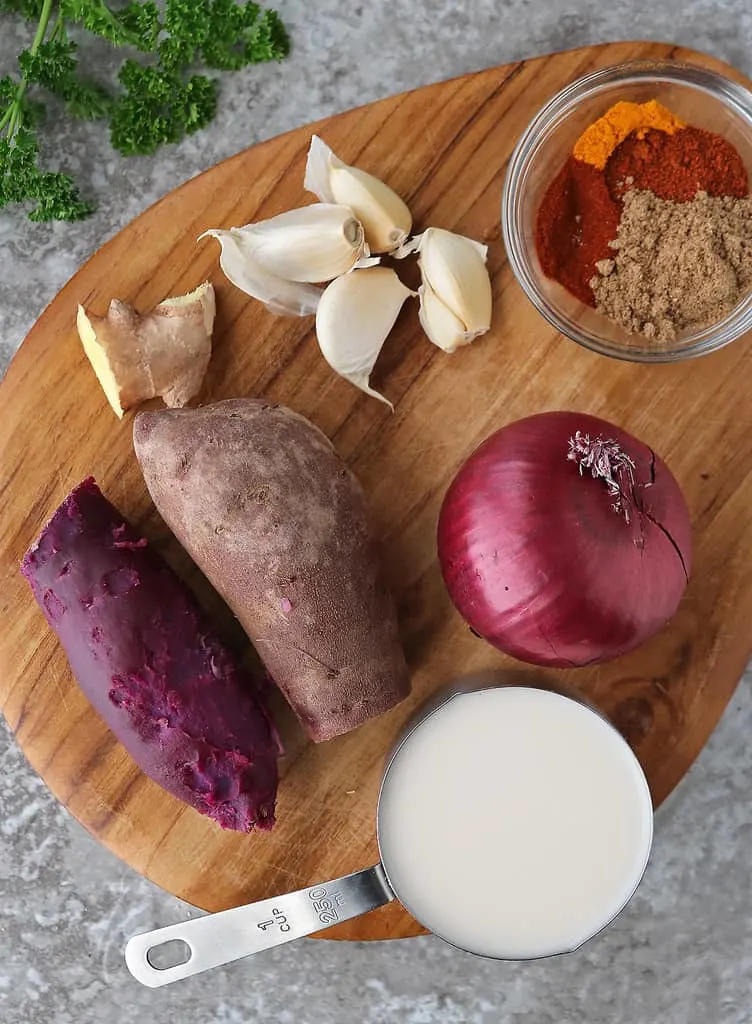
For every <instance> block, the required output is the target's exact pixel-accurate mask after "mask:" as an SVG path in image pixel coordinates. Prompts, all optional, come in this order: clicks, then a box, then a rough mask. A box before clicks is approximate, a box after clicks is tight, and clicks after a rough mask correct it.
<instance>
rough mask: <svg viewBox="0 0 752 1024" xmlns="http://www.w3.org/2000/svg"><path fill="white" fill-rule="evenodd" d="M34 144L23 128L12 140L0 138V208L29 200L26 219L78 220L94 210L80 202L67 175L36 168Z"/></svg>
mask: <svg viewBox="0 0 752 1024" xmlns="http://www.w3.org/2000/svg"><path fill="white" fill-rule="evenodd" d="M37 157H38V153H37V144H36V141H35V139H34V136H33V135H32V134H31V132H30V131H29V130H28V129H27V128H20V129H19V130H18V131H17V132H16V134H15V135H14V137H13V140H12V142H11V141H10V140H9V139H7V138H3V139H0V207H3V206H6V205H7V204H8V203H25V202H33V203H34V204H35V205H34V207H33V209H32V210H31V212H30V213H29V220H33V221H47V220H82V219H83V218H84V217H88V216H89V214H90V213H91V212H92V210H93V209H94V206H93V204H92V203H86V202H82V200H81V198H80V196H79V192H78V189H77V187H76V185H75V182H74V181H73V179H72V178H71V177H69V176H68V175H67V174H59V173H53V172H50V171H40V170H39V168H38V167H37Z"/></svg>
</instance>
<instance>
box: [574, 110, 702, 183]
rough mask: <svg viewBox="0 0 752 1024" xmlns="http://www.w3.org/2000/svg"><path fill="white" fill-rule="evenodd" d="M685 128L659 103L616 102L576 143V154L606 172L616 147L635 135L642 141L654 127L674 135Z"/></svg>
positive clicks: (681, 122) (577, 158)
mask: <svg viewBox="0 0 752 1024" xmlns="http://www.w3.org/2000/svg"><path fill="white" fill-rule="evenodd" d="M683 127H684V122H683V121H680V120H679V118H678V117H676V115H675V114H672V113H671V111H670V110H668V109H667V108H666V107H664V106H663V105H662V104H661V103H659V102H658V101H657V100H648V102H647V103H630V102H626V101H623V102H621V103H615V104H614V105H613V107H611V108H610V109H609V110H607V111H606V113H605V114H604V115H603V117H599V118H598V120H597V121H594V122H593V123H592V124H591V125H590V127H589V128H587V129H586V130H585V131H584V132H583V133H582V135H581V136H580V137H579V139H578V140H577V142H575V144H574V149H573V150H572V155H573V156H574V158H575V159H576V160H581V161H582V162H583V163H586V164H591V165H592V166H593V167H597V168H598V170H599V171H602V170H603V169H604V168H605V166H606V164H607V163H608V158H609V157H610V156H611V154H612V153H613V151H614V150H615V149H616V147H617V146H619V145H621V143H622V142H624V140H625V139H626V138H627V136H629V135H631V134H632V132H635V133H636V134H637V138H642V137H643V136H644V134H645V132H647V131H648V130H649V129H651V128H652V129H655V130H657V131H661V132H665V133H666V134H667V135H673V134H674V132H675V131H678V129H679V128H683Z"/></svg>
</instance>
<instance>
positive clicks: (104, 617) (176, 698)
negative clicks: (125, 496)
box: [21, 479, 279, 832]
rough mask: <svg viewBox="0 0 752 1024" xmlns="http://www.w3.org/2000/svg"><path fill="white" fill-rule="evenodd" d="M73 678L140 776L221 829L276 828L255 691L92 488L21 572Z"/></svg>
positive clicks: (179, 587) (272, 744)
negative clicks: (54, 636)
mask: <svg viewBox="0 0 752 1024" xmlns="http://www.w3.org/2000/svg"><path fill="white" fill-rule="evenodd" d="M21 572H22V573H23V575H24V576H25V577H26V579H27V580H28V581H29V584H30V586H31V589H32V592H33V594H34V597H35V598H36V599H37V601H38V603H39V605H40V607H41V609H42V611H43V612H44V615H45V618H46V619H47V621H48V622H49V624H50V626H51V627H52V628H53V629H54V631H55V632H56V633H57V635H58V637H59V638H60V641H61V643H62V645H63V647H64V648H65V653H66V654H67V655H68V660H69V661H70V664H71V668H72V669H73V674H74V675H75V677H76V679H77V680H78V683H79V685H80V687H81V689H82V690H83V692H84V693H85V694H86V696H87V697H88V699H89V700H90V701H91V703H92V704H93V705H94V707H95V708H96V710H97V711H98V712H99V714H100V715H101V716H102V718H103V719H104V720H105V722H106V723H107V725H108V726H109V727H110V729H112V731H113V732H114V733H115V735H116V736H117V738H118V739H119V740H120V742H121V743H122V744H123V746H124V747H125V748H126V749H127V750H128V752H129V753H130V754H131V756H132V757H133V758H134V760H135V761H136V762H137V763H138V765H139V767H140V768H141V770H142V771H143V772H145V773H146V774H147V775H148V776H149V777H150V778H152V779H153V780H154V781H155V782H157V783H159V785H160V786H163V787H164V789H166V790H167V791H168V792H169V793H172V794H173V796H176V797H178V798H179V799H181V800H184V801H185V802H186V803H188V804H190V805H191V806H192V807H195V808H196V810H198V811H201V813H202V814H207V815H209V817H211V818H213V819H214V820H215V821H217V822H219V824H220V825H222V826H223V827H224V828H230V829H236V830H237V831H241V832H248V831H250V829H251V828H253V826H254V825H256V826H257V827H258V828H262V829H269V828H271V827H272V825H273V824H274V801H275V797H276V792H277V757H278V755H279V746H278V741H277V737H276V733H275V731H274V728H273V726H272V725H271V722H270V719H269V717H268V715H267V712H266V710H265V709H264V706H263V704H262V702H261V700H260V698H259V696H258V694H257V692H256V688H255V685H254V680H253V679H252V678H251V677H250V675H249V674H248V673H247V672H246V671H245V670H244V669H243V668H242V667H241V666H240V664H239V663H238V662H237V661H236V660H235V658H234V657H233V656H232V655H231V654H230V652H229V651H228V650H227V648H226V647H224V645H223V644H222V643H221V642H220V641H219V640H218V639H217V637H216V636H214V635H213V633H212V630H211V627H210V625H209V623H208V622H207V620H206V616H205V615H204V612H203V611H202V609H201V608H200V607H199V605H198V604H197V602H196V600H195V598H194V597H193V595H192V594H191V592H190V591H189V590H188V589H187V587H186V586H185V585H184V584H183V583H182V581H181V580H179V579H178V577H177V576H176V575H175V574H174V573H173V571H172V569H170V567H169V566H168V565H167V564H166V562H164V561H163V560H162V558H161V557H160V556H159V555H158V554H157V553H156V552H155V551H154V550H153V549H152V548H151V547H149V545H148V544H147V542H146V540H145V538H143V537H141V536H139V534H138V533H136V532H135V531H134V530H133V528H132V527H131V526H130V525H129V524H128V523H127V522H126V521H125V520H124V519H123V517H122V516H121V515H120V513H119V512H118V511H117V509H116V508H114V506H113V505H111V504H110V502H109V501H107V499H106V498H105V497H104V495H103V494H102V493H101V491H100V490H99V488H98V487H97V485H96V484H95V482H94V481H93V480H92V479H88V480H84V481H83V483H81V484H79V485H78V487H76V488H75V490H73V491H72V492H71V493H70V494H69V495H68V497H67V498H66V499H65V501H64V502H63V503H62V505H61V506H60V507H59V508H58V510H57V511H56V512H55V514H54V515H53V517H52V519H51V520H50V521H49V523H47V525H46V526H45V528H44V529H43V530H42V532H41V534H40V535H39V538H38V539H37V541H36V542H35V543H34V544H33V545H32V546H31V548H29V550H28V551H27V553H26V556H25V557H24V560H23V564H22V566H21Z"/></svg>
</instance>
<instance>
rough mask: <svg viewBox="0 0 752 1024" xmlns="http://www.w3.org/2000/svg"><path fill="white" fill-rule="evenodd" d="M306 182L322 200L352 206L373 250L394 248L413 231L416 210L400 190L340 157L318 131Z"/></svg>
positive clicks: (381, 250)
mask: <svg viewBox="0 0 752 1024" xmlns="http://www.w3.org/2000/svg"><path fill="white" fill-rule="evenodd" d="M303 185H304V188H306V189H307V190H308V191H309V192H313V193H314V195H316V196H318V198H319V199H320V200H322V202H326V203H340V204H343V205H344V206H347V207H349V208H350V209H351V210H352V211H353V213H354V214H355V216H356V217H357V218H358V220H359V221H360V223H361V224H362V225H363V228H364V229H365V237H366V241H367V243H368V246H369V248H370V249H371V251H372V252H377V253H379V252H380V253H384V252H392V251H393V250H394V249H396V248H398V247H399V246H400V245H402V244H403V243H404V242H405V240H406V239H407V236H408V235H409V234H410V231H411V229H412V226H413V218H412V214H411V213H410V210H409V209H408V207H407V204H406V203H405V202H404V201H403V200H402V199H400V197H399V196H398V195H397V193H396V192H395V191H394V190H393V189H391V188H389V186H388V185H385V184H384V182H383V181H381V180H380V179H379V178H376V177H374V175H373V174H369V173H368V172H367V171H362V170H360V168H359V167H351V166H350V165H349V164H346V163H345V162H344V161H343V160H340V158H339V157H338V156H337V155H336V154H335V153H333V152H332V150H331V149H330V148H329V146H327V144H326V143H325V142H324V141H323V139H320V138H319V136H318V135H313V136H311V146H310V149H309V150H308V162H307V163H306V173H305V180H304V182H303Z"/></svg>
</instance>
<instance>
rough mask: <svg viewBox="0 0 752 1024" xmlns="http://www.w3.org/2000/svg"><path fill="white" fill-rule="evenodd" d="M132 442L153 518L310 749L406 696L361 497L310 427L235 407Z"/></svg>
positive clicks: (256, 402) (261, 407)
mask: <svg viewBox="0 0 752 1024" xmlns="http://www.w3.org/2000/svg"><path fill="white" fill-rule="evenodd" d="M133 439H134V446H135V449H136V455H137V457H138V460H139V462H140V464H141V469H142V471H143V474H144V479H145V480H146V486H147V487H148V489H149V493H150V494H151V496H152V498H153V500H154V504H155V505H156V506H157V509H158V510H159V512H160V514H161V515H162V517H163V518H164V520H165V522H166V523H167V525H168V526H169V527H170V529H171V530H172V531H173V533H174V534H175V536H176V537H177V538H178V540H179V541H180V543H181V544H182V545H183V547H184V548H185V549H186V551H187V552H188V553H189V554H190V556H191V557H192V558H193V560H194V561H195V562H196V564H197V565H198V566H199V568H200V569H201V570H202V571H203V572H204V574H205V575H206V576H207V577H208V579H209V580H210V582H211V583H212V585H213V586H214V587H215V589H216V590H217V591H218V592H219V593H220V594H221V595H222V597H224V599H225V600H226V601H227V603H228V605H229V606H230V608H231V609H232V610H233V612H234V613H235V615H236V616H237V617H238V619H239V620H240V622H241V624H242V625H243V627H244V629H245V630H246V632H247V633H248V636H249V637H250V638H251V640H252V641H253V643H254V645H255V646H256V648H257V650H258V653H259V655H260V657H261V658H262V660H263V662H264V664H265V665H266V668H267V669H268V671H269V673H270V674H271V676H272V677H273V679H274V680H275V681H276V682H277V684H278V685H279V687H280V688H281V690H282V692H283V693H284V694H285V697H286V698H287V700H288V701H289V703H290V705H291V707H292V708H293V710H294V711H295V714H296V715H297V716H298V718H299V720H300V721H301V723H302V724H303V726H304V727H305V729H306V731H307V732H308V735H309V736H310V737H311V739H312V740H314V741H315V742H317V743H320V742H322V741H323V740H328V739H331V738H332V737H334V736H338V735H340V734H341V733H344V732H348V731H349V730H350V729H354V728H355V727H356V726H358V725H361V724H362V723H363V722H364V721H366V719H368V718H371V717H372V716H374V715H380V714H382V713H383V712H384V711H387V710H388V709H389V708H391V707H393V706H394V705H395V704H397V703H399V701H401V700H402V699H403V698H404V697H406V696H407V694H408V693H409V690H410V682H409V674H408V669H407V665H406V663H405V657H404V653H403V650H402V647H401V645H400V641H399V635H398V630H397V617H396V612H395V608H394V603H393V600H392V598H391V595H390V594H389V592H388V591H387V588H386V586H385V585H384V582H383V580H382V578H381V573H380V571H379V565H378V554H377V550H376V547H375V544H374V541H373V538H372V535H371V532H370V528H369V522H368V508H367V504H366V497H365V494H364V492H363V489H362V487H361V486H360V484H359V483H358V481H357V479H356V478H355V476H354V475H353V474H352V472H351V471H350V470H349V469H348V467H347V466H346V465H345V463H344V462H343V461H342V459H340V457H339V456H338V455H337V453H336V452H335V450H334V448H333V446H332V444H331V442H330V441H329V439H328V438H327V437H326V436H325V435H324V434H323V433H322V432H321V431H320V430H319V429H318V428H317V427H315V426H314V425H313V424H312V423H310V422H309V421H308V420H306V419H305V418H304V417H303V416H299V415H298V414H297V413H294V412H292V411H291V410H290V409H287V408H285V407H284V406H281V405H273V404H270V403H269V402H265V401H262V400H260V399H252V398H237V399H230V400H228V401H223V402H217V403H215V404H213V405H208V406H205V407H204V408H201V409H165V410H159V411H155V412H143V413H140V414H139V415H138V416H137V417H136V420H135V424H134V429H133Z"/></svg>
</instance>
